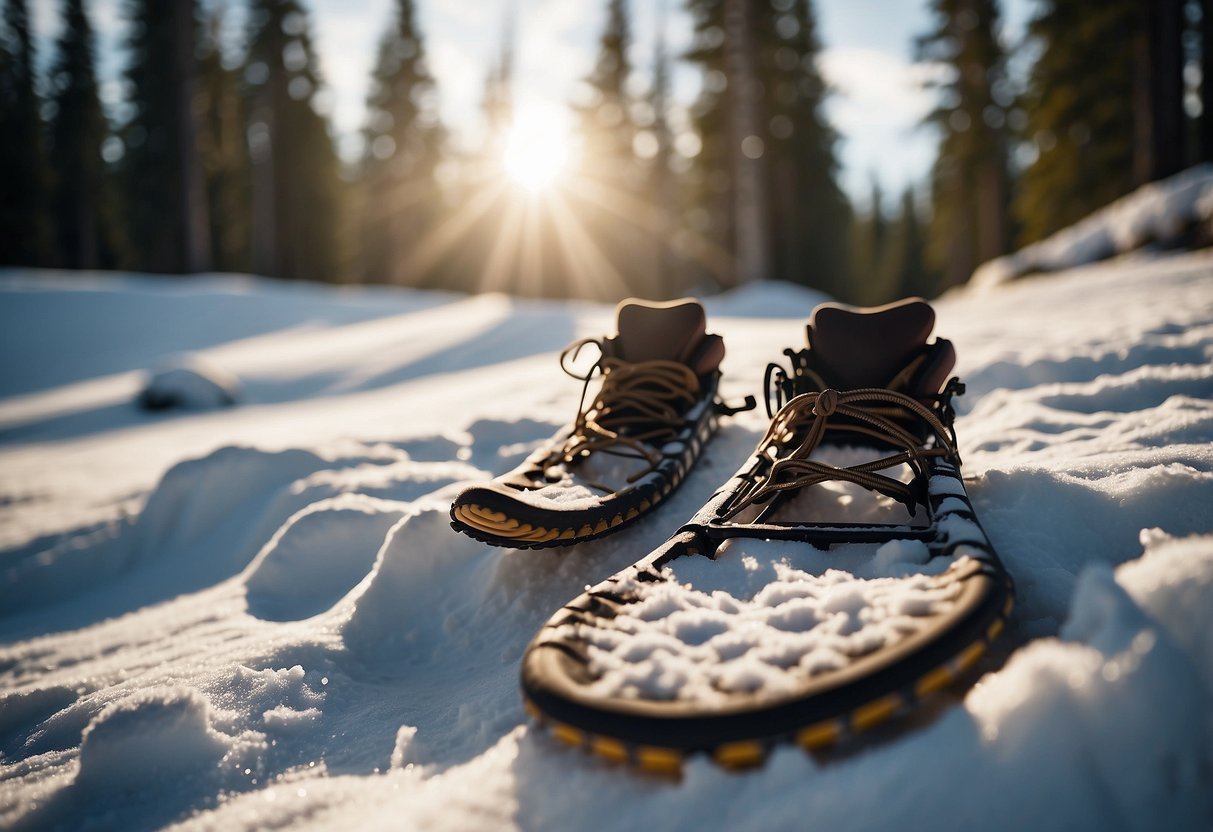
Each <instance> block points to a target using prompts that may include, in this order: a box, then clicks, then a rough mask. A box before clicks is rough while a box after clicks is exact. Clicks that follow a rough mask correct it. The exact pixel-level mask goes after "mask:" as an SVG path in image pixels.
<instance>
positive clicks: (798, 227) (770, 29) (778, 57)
mask: <svg viewBox="0 0 1213 832" xmlns="http://www.w3.org/2000/svg"><path fill="white" fill-rule="evenodd" d="M769 14H770V17H769V23H768V25H767V26H765V27H764V31H765V33H766V42H767V45H766V48H765V49H764V50H763V52H762V55H763V61H764V65H765V72H764V76H765V77H766V78H767V79H768V80H767V82H766V88H767V89H768V90H769V91H770V92H769V93H768V96H767V100H768V104H767V119H768V121H767V124H766V125H765V128H766V129H765V140H766V142H767V148H768V150H769V155H770V168H771V174H772V180H771V195H772V210H771V221H772V227H773V231H774V238H775V258H774V274H775V275H776V276H779V277H781V278H783V279H785V280H790V281H793V282H795V283H802V284H805V285H809V286H813V287H816V288H818V289H821V290H823V291H826V292H828V293H830V294H831V295H833V296H834V297H836V298H839V299H840V300H855V299H857V298H858V297H859V295H860V294H861V292H862V281H863V280H864V279H865V277H866V276H865V275H863V274H861V273H858V272H854V273H853V272H852V269H851V264H850V254H851V252H850V250H849V248H848V246H847V241H848V233H847V232H848V229H849V228H850V226H851V206H850V202H849V200H848V199H847V198H846V195H845V194H844V193H843V192H842V189H841V188H840V187H839V185H838V179H837V174H838V158H837V155H836V152H835V146H836V144H837V142H838V134H837V133H836V132H835V130H834V128H833V127H832V126H831V125H830V124H829V122H827V121H826V118H825V112H824V104H825V98H826V93H827V90H826V85H825V82H824V80H823V79H822V77H821V72H820V70H819V69H818V66H817V58H818V55H819V54H820V52H821V44H820V41H819V40H818V37H817V25H816V19H815V16H814V13H813V8H812V2H811V0H800V2H796V3H791V2H776V3H772V9H771V12H770V13H769Z"/></svg>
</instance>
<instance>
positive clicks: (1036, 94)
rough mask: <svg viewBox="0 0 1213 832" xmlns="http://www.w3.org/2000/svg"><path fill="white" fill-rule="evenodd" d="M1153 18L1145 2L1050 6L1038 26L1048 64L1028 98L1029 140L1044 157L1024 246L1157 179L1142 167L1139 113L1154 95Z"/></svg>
mask: <svg viewBox="0 0 1213 832" xmlns="http://www.w3.org/2000/svg"><path fill="white" fill-rule="evenodd" d="M1148 15H1149V10H1148V8H1147V6H1146V4H1144V3H1141V2H1139V0H1109V2H1104V3H1097V4H1091V3H1084V2H1081V0H1049V1H1048V2H1047V3H1045V4H1044V5H1043V6H1042V8H1041V10H1040V12H1039V13H1038V15H1037V17H1036V18H1035V19H1034V20H1033V21H1032V22H1031V24H1030V27H1029V34H1030V36H1031V37H1032V38H1033V39H1034V40H1035V41H1036V44H1037V47H1038V49H1039V58H1038V59H1037V61H1036V63H1035V64H1034V65H1033V67H1032V70H1031V75H1030V77H1029V80H1028V89H1027V93H1026V95H1025V96H1024V107H1025V109H1026V111H1027V116H1028V118H1027V128H1026V131H1025V132H1026V135H1025V136H1024V138H1025V139H1026V140H1028V141H1030V142H1032V143H1034V144H1035V149H1036V158H1035V160H1034V161H1033V162H1032V163H1031V164H1030V165H1028V167H1027V168H1026V169H1025V170H1024V172H1023V175H1022V177H1021V179H1020V184H1019V190H1018V193H1017V195H1016V199H1015V204H1014V210H1015V216H1016V218H1017V219H1018V220H1019V222H1020V223H1021V224H1022V232H1021V238H1020V242H1022V243H1031V242H1034V241H1036V240H1039V239H1041V238H1043V237H1046V236H1048V235H1049V234H1052V233H1053V232H1054V231H1057V230H1059V229H1061V228H1065V227H1066V226H1068V225H1071V224H1073V223H1075V222H1077V221H1078V220H1080V219H1082V218H1083V217H1085V216H1086V215H1087V214H1089V213H1091V212H1092V211H1094V210H1095V209H1097V208H1100V207H1102V206H1104V205H1106V204H1107V203H1109V202H1111V201H1112V200H1114V199H1116V198H1117V197H1119V196H1122V195H1124V194H1125V193H1128V192H1129V191H1130V190H1132V189H1133V187H1134V186H1135V185H1137V184H1140V182H1141V181H1145V180H1146V179H1148V172H1147V171H1142V170H1140V167H1141V163H1140V162H1138V164H1137V165H1135V160H1136V159H1139V158H1140V153H1141V150H1140V146H1141V145H1142V144H1143V138H1148V136H1149V128H1148V125H1144V124H1142V122H1141V119H1140V118H1139V116H1138V110H1137V108H1135V96H1141V95H1142V94H1143V93H1148V88H1147V89H1145V90H1143V88H1142V87H1143V81H1144V79H1146V78H1147V77H1148V76H1147V74H1146V73H1145V69H1144V68H1143V67H1142V66H1141V65H1140V63H1141V52H1142V50H1143V49H1144V47H1145V44H1144V42H1143V39H1144V38H1145V33H1146V32H1147V31H1148V29H1149V27H1148V26H1147V23H1148V21H1147V16H1148ZM1137 107H1141V105H1140V104H1137ZM1146 109H1147V111H1148V109H1149V108H1148V107H1146ZM1142 128H1145V136H1144V137H1143V136H1142V132H1141V131H1142ZM1146 167H1148V165H1147V166H1146Z"/></svg>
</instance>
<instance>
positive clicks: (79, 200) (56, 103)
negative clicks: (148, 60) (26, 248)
mask: <svg viewBox="0 0 1213 832" xmlns="http://www.w3.org/2000/svg"><path fill="white" fill-rule="evenodd" d="M63 22H64V27H63V34H62V36H61V37H60V39H59V42H58V44H57V51H56V55H55V60H54V65H53V67H52V70H51V86H52V90H53V92H52V97H51V100H52V102H53V104H52V109H53V111H54V119H53V121H52V124H51V129H50V136H51V142H50V148H49V158H50V161H51V165H52V167H53V169H54V170H55V173H56V175H57V178H58V186H57V188H56V190H55V203H54V205H55V224H56V226H57V228H58V232H59V234H58V236H59V240H58V246H59V257H58V260H59V262H61V263H62V265H65V266H68V267H69V268H79V269H91V268H98V267H102V266H110V267H112V266H115V265H117V264H118V263H119V260H120V253H121V243H120V242H119V237H120V229H119V228H118V227H117V225H116V211H115V196H114V188H113V179H112V174H111V171H110V170H109V169H108V168H107V166H106V165H105V163H104V161H103V160H102V157H101V146H102V144H103V142H104V141H105V140H106V138H108V136H109V124H108V123H107V121H106V119H105V115H104V113H103V112H102V110H101V101H100V99H99V98H98V96H97V78H96V74H95V69H94V66H95V63H94V58H93V31H92V27H91V26H90V25H89V21H88V16H87V15H86V14H85V12H84V2H83V0H64V4H63Z"/></svg>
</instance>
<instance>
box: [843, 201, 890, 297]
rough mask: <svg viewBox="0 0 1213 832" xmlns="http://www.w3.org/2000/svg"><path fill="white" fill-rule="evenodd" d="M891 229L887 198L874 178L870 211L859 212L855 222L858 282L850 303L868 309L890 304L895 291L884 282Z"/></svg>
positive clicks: (850, 294) (854, 246) (853, 262)
mask: <svg viewBox="0 0 1213 832" xmlns="http://www.w3.org/2000/svg"><path fill="white" fill-rule="evenodd" d="M888 227H889V223H888V221H887V220H886V219H885V213H884V195H883V193H882V192H881V190H880V183H879V182H878V181H876V179H875V178H873V179H872V196H871V199H870V202H869V204H868V210H867V211H863V212H860V213H859V214H858V215H857V216H856V217H855V220H854V233H853V241H854V242H853V244H852V250H853V251H854V257H853V261H852V265H853V267H854V269H855V275H856V280H855V286H854V288H853V290H852V291H851V292H849V293H848V294H847V296H846V299H847V300H852V301H854V302H856V303H862V304H867V305H875V304H878V303H884V302H885V301H886V300H889V297H888V296H889V294H890V293H891V291H892V290H891V288H890V287H889V286H888V285H887V281H886V279H885V257H886V255H887V252H886V242H887V237H888Z"/></svg>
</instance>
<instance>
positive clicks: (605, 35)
mask: <svg viewBox="0 0 1213 832" xmlns="http://www.w3.org/2000/svg"><path fill="white" fill-rule="evenodd" d="M631 37H632V36H631V25H630V23H629V21H628V12H627V7H626V5H625V2H624V0H609V2H608V5H607V20H606V26H605V27H604V29H603V32H602V35H601V36H600V38H599V41H598V57H597V61H596V63H595V66H594V69H593V71H592V72H591V73H590V75H589V77H587V78H586V79H585V82H584V85H583V88H584V90H585V98H586V99H587V100H586V101H585V102H584V103H583V104H582V105H581V106H579V107H578V112H579V114H580V117H581V139H582V175H583V176H585V177H586V178H588V179H590V180H591V181H595V182H600V183H603V184H605V185H608V186H612V187H616V188H628V187H630V186H631V185H633V184H635V182H636V178H637V170H636V169H637V166H636V164H635V156H634V155H633V153H632V142H633V139H634V138H635V134H636V125H635V124H634V123H633V121H632V100H631V96H630V95H629V93H628V79H629V78H630V76H631V74H632V66H631V62H630V61H629V59H628V49H629V47H630V46H631Z"/></svg>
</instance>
